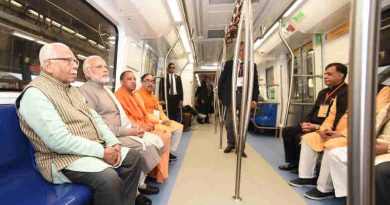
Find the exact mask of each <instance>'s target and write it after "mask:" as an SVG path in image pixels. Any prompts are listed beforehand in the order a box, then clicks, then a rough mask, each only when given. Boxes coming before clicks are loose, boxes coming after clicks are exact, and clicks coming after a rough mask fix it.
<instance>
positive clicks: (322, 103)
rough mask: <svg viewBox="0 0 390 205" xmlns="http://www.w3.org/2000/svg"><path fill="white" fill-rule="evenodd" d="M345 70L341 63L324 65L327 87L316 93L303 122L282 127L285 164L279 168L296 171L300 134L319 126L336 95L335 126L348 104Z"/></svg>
mask: <svg viewBox="0 0 390 205" xmlns="http://www.w3.org/2000/svg"><path fill="white" fill-rule="evenodd" d="M347 72H348V71H347V67H346V66H345V65H343V64H341V63H331V64H329V65H327V66H326V67H325V73H324V83H325V85H327V86H328V87H327V88H325V89H323V90H321V91H320V92H319V93H318V96H317V100H316V102H315V104H314V106H313V108H312V110H311V111H310V113H309V114H308V115H307V116H306V117H305V119H304V120H303V122H301V123H300V124H299V125H296V126H291V127H286V128H284V129H283V132H282V135H283V144H284V153H285V157H286V162H287V164H285V165H281V166H279V169H281V170H294V172H296V171H297V168H298V164H299V152H300V150H301V148H300V142H301V136H302V135H303V134H306V133H308V132H312V131H315V130H317V129H318V128H319V127H320V125H321V124H322V122H323V121H324V120H325V118H326V117H327V116H328V114H329V110H330V107H331V106H332V104H333V101H334V99H335V98H336V97H337V101H336V103H337V105H336V110H337V113H336V118H335V121H334V123H333V127H336V125H337V123H338V121H339V120H340V118H341V116H343V114H344V113H345V111H346V110H347V106H348V101H347V100H348V85H347V84H346V83H345V82H344V80H345V78H346V77H347Z"/></svg>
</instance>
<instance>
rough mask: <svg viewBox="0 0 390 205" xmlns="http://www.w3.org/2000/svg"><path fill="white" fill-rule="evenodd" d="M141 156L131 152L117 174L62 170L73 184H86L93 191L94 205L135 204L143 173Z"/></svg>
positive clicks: (110, 169)
mask: <svg viewBox="0 0 390 205" xmlns="http://www.w3.org/2000/svg"><path fill="white" fill-rule="evenodd" d="M140 160H141V156H140V154H139V153H138V152H137V151H135V150H129V152H128V153H127V155H126V157H125V159H124V160H123V162H122V166H121V167H120V169H119V173H118V174H117V173H116V172H115V170H114V169H113V168H107V169H105V170H103V171H101V172H77V171H71V170H66V169H64V170H62V173H63V174H64V175H65V176H66V177H68V178H69V179H70V180H71V181H72V182H74V183H79V184H84V185H87V186H88V187H90V188H91V189H92V191H93V204H94V205H100V204H101V205H104V204H112V205H122V204H126V205H127V204H130V205H134V204H135V198H136V194H137V187H138V182H139V177H140V172H141V161H140Z"/></svg>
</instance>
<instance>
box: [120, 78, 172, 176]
mask: <svg viewBox="0 0 390 205" xmlns="http://www.w3.org/2000/svg"><path fill="white" fill-rule="evenodd" d="M120 80H121V84H122V86H121V87H120V88H119V89H118V90H117V91H116V92H115V96H116V98H117V99H118V101H119V103H120V104H121V105H122V108H123V110H124V112H125V113H126V115H127V117H128V118H129V119H130V120H131V122H133V123H136V124H138V125H140V126H141V128H142V129H143V130H145V131H147V132H151V133H153V134H156V135H158V136H159V137H161V139H162V140H163V142H164V144H165V146H166V147H170V144H171V133H170V132H166V131H164V130H162V129H158V128H156V127H155V124H154V123H153V122H152V121H150V120H149V118H148V117H147V115H146V111H145V110H144V109H143V107H142V106H141V102H139V100H138V99H137V98H136V97H135V96H134V94H133V91H134V90H135V88H136V79H135V75H134V73H133V72H132V71H124V72H123V73H122V74H121V76H120ZM168 163H169V151H168V150H167V151H166V152H165V153H164V154H162V155H161V160H160V163H159V164H158V165H157V173H156V181H157V182H159V183H163V182H164V181H165V180H166V179H167V178H168Z"/></svg>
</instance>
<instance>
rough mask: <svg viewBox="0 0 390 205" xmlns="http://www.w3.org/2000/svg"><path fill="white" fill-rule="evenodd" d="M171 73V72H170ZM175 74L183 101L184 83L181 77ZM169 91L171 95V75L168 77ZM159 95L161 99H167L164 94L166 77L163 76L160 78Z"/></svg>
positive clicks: (178, 90) (178, 91)
mask: <svg viewBox="0 0 390 205" xmlns="http://www.w3.org/2000/svg"><path fill="white" fill-rule="evenodd" d="M168 75H169V74H168ZM174 76H175V81H176V92H177V95H178V97H179V99H180V100H181V101H183V84H182V82H181V77H180V76H178V75H176V74H175V75H174ZM167 83H168V84H167V85H168V86H167V92H168V95H169V89H170V88H171V84H170V83H169V77H168V78H167ZM159 96H161V97H160V99H161V100H165V94H164V78H161V80H160V91H159Z"/></svg>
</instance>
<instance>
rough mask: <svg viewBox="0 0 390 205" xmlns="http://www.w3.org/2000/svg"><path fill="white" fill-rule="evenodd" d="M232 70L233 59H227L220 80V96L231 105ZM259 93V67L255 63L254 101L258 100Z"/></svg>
mask: <svg viewBox="0 0 390 205" xmlns="http://www.w3.org/2000/svg"><path fill="white" fill-rule="evenodd" d="M232 70H233V61H232V60H229V61H226V63H225V66H224V68H223V71H222V73H221V76H220V78H219V81H218V98H219V99H220V100H221V101H222V103H223V104H224V105H230V103H231V102H232V95H231V93H232ZM259 93H260V92H259V78H258V76H257V67H256V64H255V72H254V73H253V90H252V101H256V102H257V101H258V99H259Z"/></svg>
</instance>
